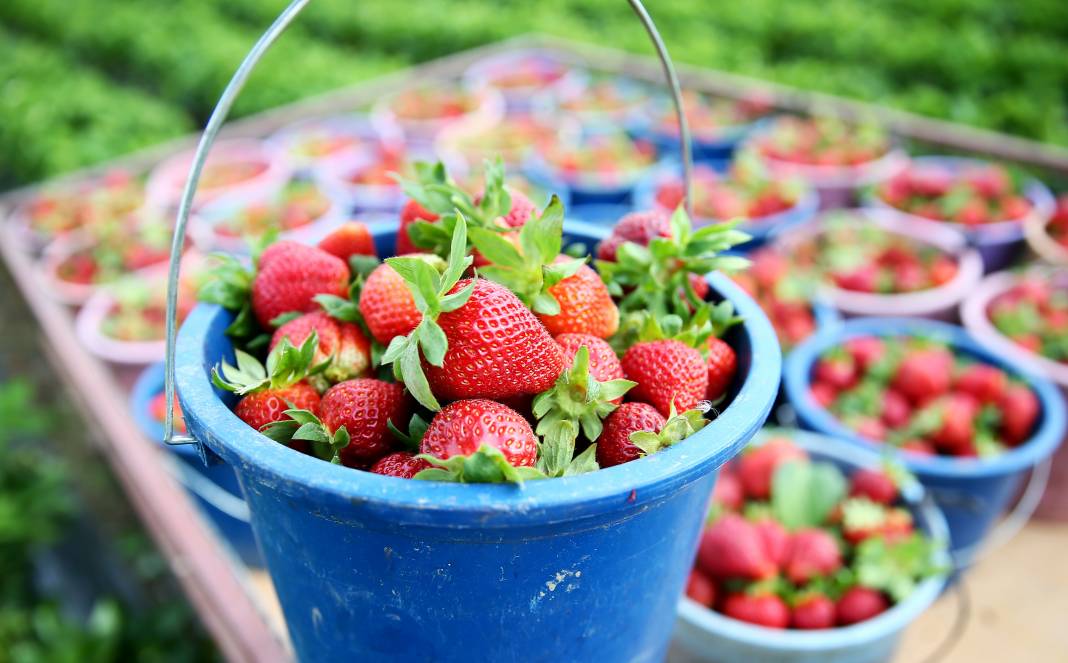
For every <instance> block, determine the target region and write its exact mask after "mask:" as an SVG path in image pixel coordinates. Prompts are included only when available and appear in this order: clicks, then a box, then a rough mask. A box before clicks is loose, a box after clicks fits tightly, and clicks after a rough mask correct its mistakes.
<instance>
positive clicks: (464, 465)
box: [413, 444, 547, 485]
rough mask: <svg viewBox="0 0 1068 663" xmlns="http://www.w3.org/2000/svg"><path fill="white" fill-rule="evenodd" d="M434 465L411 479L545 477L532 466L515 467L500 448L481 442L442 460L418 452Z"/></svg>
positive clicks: (516, 480) (489, 480) (517, 481)
mask: <svg viewBox="0 0 1068 663" xmlns="http://www.w3.org/2000/svg"><path fill="white" fill-rule="evenodd" d="M416 458H421V459H423V460H425V461H427V462H428V463H430V464H431V465H433V466H434V467H431V468H428V469H425V470H422V471H421V472H419V473H418V474H416V475H415V477H413V478H415V479H420V480H422V481H445V482H451V483H515V484H519V485H522V484H523V482H524V481H529V480H532V479H545V478H547V477H546V475H545V473H544V472H542V471H541V470H539V469H537V468H534V467H515V466H514V465H512V464H511V463H509V462H508V459H507V458H505V457H504V454H503V453H502V452H501V450H500V449H497V448H495V447H491V446H489V445H488V444H483V445H482V446H480V447H479V448H478V451H476V452H475V453H473V454H471V455H469V456H452V457H450V458H448V459H446V460H442V459H440V458H438V457H437V456H431V455H430V454H419V455H418V456H416Z"/></svg>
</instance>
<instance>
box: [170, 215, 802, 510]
mask: <svg viewBox="0 0 1068 663" xmlns="http://www.w3.org/2000/svg"><path fill="white" fill-rule="evenodd" d="M395 230H396V229H395V228H393V229H391V231H392V232H395ZM372 232H374V231H372ZM564 232H565V235H569V236H571V237H577V238H579V239H585V240H588V241H590V242H596V241H598V240H600V239H602V238H603V237H605V236H607V234H608V230H607V229H605V228H598V227H594V226H591V225H589V224H584V223H576V222H571V221H568V222H566V223H565V227H564ZM708 281H709V284H710V286H711V288H712V290H713V291H715V292H717V293H718V294H720V295H721V296H722V297H724V298H725V299H727V300H729V301H731V302H732V303H733V304H734V306H735V309H736V311H737V313H738V315H740V316H742V317H743V318H744V319H745V321H744V322H743V323H742V324H741V325H739V330H740V332H741V333H743V334H745V335H746V337H747V340H748V343H749V347H750V350H751V356H750V371H749V374H748V375H747V376H746V377H745V379H744V381H743V382H742V383H741V385H740V387H739V389H738V392H737V394H736V395H735V397H734V399H733V401H732V402H731V404H730V405H729V406H728V407H727V408H725V409H724V410H723V411H722V413H721V414H720V415H719V416H718V417H717V418H716V419H715V420H713V421H712V422H710V423H709V424H708V425H707V426H705V428H703V429H702V430H701V431H699V432H698V433H696V434H695V435H693V436H691V437H690V438H689V439H687V440H684V441H683V442H680V443H678V444H676V445H673V446H671V447H670V448H668V449H665V450H663V451H661V452H658V453H656V454H653V455H651V456H648V457H645V458H642V459H639V460H637V461H633V462H630V463H625V464H623V465H618V466H615V467H610V468H604V469H601V470H598V471H597V472H594V473H591V474H587V475H582V476H577V477H562V478H555V479H551V480H544V481H528V482H526V483H525V484H523V486H522V487H519V486H514V485H510V484H449V483H438V482H429V481H412V480H406V479H400V478H396V477H387V476H381V475H377V474H372V473H370V472H361V471H354V470H353V469H352V468H347V467H342V466H338V465H331V464H330V463H326V462H324V461H322V460H319V459H317V458H313V457H311V456H306V455H304V454H301V453H299V452H296V451H294V450H293V449H290V448H288V447H286V446H284V445H280V444H278V443H276V442H274V441H272V440H270V439H269V438H267V437H266V436H264V435H262V434H261V433H259V432H257V431H255V430H253V429H251V428H249V427H248V426H247V425H246V424H244V422H242V421H241V420H240V419H238V418H237V416H236V415H235V414H234V413H233V412H232V411H231V410H230V408H229V407H227V406H226V404H225V403H224V402H223V400H222V399H221V398H220V397H219V395H218V393H217V392H216V391H215V388H214V387H213V386H212V384H211V381H210V377H209V370H208V369H209V368H210V367H208V366H206V365H205V363H206V362H205V352H206V351H207V341H208V338H209V337H210V336H211V335H212V334H221V330H222V329H224V328H225V326H226V324H228V320H229V317H230V314H229V313H228V312H226V311H224V310H223V309H221V308H219V307H217V306H214V305H207V304H200V305H198V306H197V307H196V308H195V309H194V310H193V312H192V313H191V314H190V315H189V317H188V318H187V320H186V322H185V324H184V325H183V326H182V329H181V330H180V333H179V337H178V352H177V364H176V378H177V387H178V392H179V396H180V401H181V405H182V410H183V412H184V415H185V419H186V425H187V427H188V428H189V430H190V432H191V433H192V434H193V436H194V437H195V438H196V439H197V440H198V443H201V444H205V445H206V446H207V447H209V448H210V449H211V450H213V451H215V452H216V453H218V454H219V455H221V456H222V457H223V458H224V459H225V460H226V461H227V462H228V463H230V464H231V465H232V466H233V467H234V468H235V469H236V470H237V471H238V474H239V476H242V477H243V482H244V483H249V482H252V481H263V482H265V483H267V484H269V486H270V489H271V490H275V491H281V492H284V493H286V494H289V495H291V496H295V497H298V498H300V499H301V500H306V499H309V500H312V501H315V502H320V503H331V504H335V505H336V504H339V503H347V504H357V503H358V504H359V505H361V506H367V507H370V508H377V509H380V510H382V513H383V514H384V515H385V516H388V517H389V518H390V519H391V520H394V521H398V522H411V523H414V524H426V525H431V526H435V527H448V526H450V524H451V525H453V526H458V527H464V526H476V525H477V526H478V527H483V528H485V527H510V526H515V527H520V526H525V527H529V526H530V525H531V524H532V522H534V521H537V522H541V523H546V522H559V521H573V520H578V519H581V518H584V517H590V516H599V515H600V516H603V515H604V514H605V513H606V512H607V511H610V510H612V509H614V508H618V507H621V506H626V507H642V506H643V505H648V504H650V503H653V502H655V501H657V500H660V499H664V498H666V497H667V496H669V495H670V494H671V493H672V492H674V491H675V490H676V489H677V488H679V487H681V486H683V485H686V484H688V483H690V482H692V481H694V480H696V479H697V478H698V477H699V476H701V475H704V474H707V473H709V472H711V471H714V470H715V469H716V468H718V467H719V466H720V465H722V464H723V463H724V462H726V461H727V460H728V459H729V458H731V457H733V456H734V455H735V454H736V453H737V452H738V451H739V450H740V449H741V447H742V446H744V444H745V443H746V442H747V441H748V440H749V439H750V438H751V437H752V436H753V435H754V434H755V433H756V432H757V430H759V429H760V427H761V426H762V425H763V423H764V420H765V419H766V417H767V414H768V413H769V412H770V410H771V406H772V404H773V402H774V400H775V397H776V395H777V392H778V386H779V378H780V373H781V365H782V361H781V353H780V350H779V344H778V340H777V339H776V336H775V332H774V330H773V329H772V327H771V323H770V322H769V321H768V319H767V317H766V316H765V315H764V313H763V311H761V309H760V307H759V306H758V305H757V304H756V302H754V301H753V300H752V299H751V298H750V297H749V296H748V295H746V294H745V293H744V291H742V289H741V288H740V287H738V286H737V285H735V284H734V283H733V282H732V281H731V280H730V279H729V278H728V277H726V276H724V275H722V274H719V273H715V274H711V275H709V276H708ZM445 514H449V517H448V518H446V519H444V520H443V519H442V518H441V517H442V516H443V515H445ZM446 521H449V522H446Z"/></svg>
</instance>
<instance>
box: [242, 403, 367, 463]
mask: <svg viewBox="0 0 1068 663" xmlns="http://www.w3.org/2000/svg"><path fill="white" fill-rule="evenodd" d="M285 414H286V416H287V417H289V418H288V419H284V420H282V421H275V422H273V423H270V424H267V425H266V426H265V427H264V428H263V430H262V431H260V432H262V433H263V434H264V435H266V436H267V437H269V438H271V439H272V440H274V441H275V442H280V443H281V444H285V445H287V446H288V445H289V444H290V443H291V442H293V441H295V440H301V441H304V442H307V443H308V446H309V447H310V448H311V452H312V454H314V455H315V457H316V458H319V459H321V460H328V461H330V462H331V463H333V464H335V465H340V464H341V456H340V453H341V450H342V449H344V448H345V447H347V446H349V442H350V437H349V431H348V429H347V428H345V427H344V426H340V427H338V429H337V430H336V431H334V432H333V434H331V433H330V430H329V429H328V428H327V427H326V426H325V425H324V424H323V422H322V421H320V420H319V417H317V416H315V414H314V413H312V412H309V411H308V410H300V409H295V408H294V409H290V410H286V411H285Z"/></svg>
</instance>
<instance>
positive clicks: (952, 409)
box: [931, 393, 979, 455]
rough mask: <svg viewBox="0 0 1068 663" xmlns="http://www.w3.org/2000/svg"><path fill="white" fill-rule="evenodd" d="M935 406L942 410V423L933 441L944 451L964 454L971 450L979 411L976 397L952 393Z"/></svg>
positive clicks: (933, 436)
mask: <svg viewBox="0 0 1068 663" xmlns="http://www.w3.org/2000/svg"><path fill="white" fill-rule="evenodd" d="M934 407H937V408H939V409H940V410H941V413H942V423H941V425H940V427H939V428H938V430H936V431H935V432H934V434H933V435H932V436H931V442H932V443H933V444H934V445H935V447H936V448H937V449H938V450H939V451H941V452H943V453H947V454H951V455H963V454H965V453H967V452H969V451H970V450H971V449H972V448H973V447H974V444H975V424H974V420H975V416H976V414H978V411H979V406H978V404H977V403H976V401H975V399H974V398H972V397H971V396H968V395H965V394H958V393H952V394H949V395H948V396H946V397H945V398H944V399H942V400H940V401H938V402H937V403H936V404H935V405H934Z"/></svg>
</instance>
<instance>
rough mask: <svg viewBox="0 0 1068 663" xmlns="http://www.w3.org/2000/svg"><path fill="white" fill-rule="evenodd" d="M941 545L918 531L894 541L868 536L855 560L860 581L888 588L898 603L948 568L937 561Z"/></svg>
mask: <svg viewBox="0 0 1068 663" xmlns="http://www.w3.org/2000/svg"><path fill="white" fill-rule="evenodd" d="M939 545H940V544H938V543H936V542H935V541H932V540H930V539H928V538H926V537H924V536H922V535H921V534H918V533H913V534H912V535H910V536H908V537H906V538H904V539H901V540H899V541H895V542H894V543H887V541H886V540H885V539H883V538H880V537H871V538H868V539H865V540H864V541H863V542H862V543H861V544H860V545H859V546H857V549H856V553H855V560H854V563H853V568H854V569H855V570H856V577H857V581H858V582H859V583H860V584H861V585H863V586H865V587H870V588H872V589H878V590H880V591H883V592H885V593H886V594H888V595H889V596H890V597H891V598H892V599H893V600H894V602H895V603H897V602H900V601H904V600H905V599H906V598H908V597H909V595H910V594H912V592H913V591H914V590H915V589H916V586H917V584H918V583H919V582H920V581H922V580H924V579H926V578H929V577H931V576H933V575H937V574H940V573H944V572H945V571H946V569H945V568H943V567H942V566H941V565H939V564H938V563H936V562H935V553H936V552H937V551H938V549H939Z"/></svg>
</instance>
